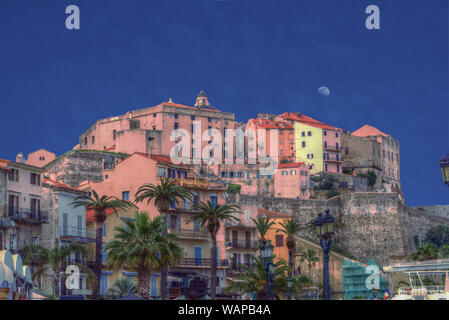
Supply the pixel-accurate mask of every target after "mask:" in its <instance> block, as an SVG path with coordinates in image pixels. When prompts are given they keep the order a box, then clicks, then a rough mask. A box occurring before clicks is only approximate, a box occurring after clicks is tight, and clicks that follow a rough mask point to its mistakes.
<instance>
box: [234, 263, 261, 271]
mask: <svg viewBox="0 0 449 320" xmlns="http://www.w3.org/2000/svg"><path fill="white" fill-rule="evenodd" d="M248 268H249V269H250V270H254V268H255V267H254V265H253V264H242V263H240V264H239V263H233V262H231V263H230V264H229V269H228V272H233V271H234V272H245V271H246V270H248Z"/></svg>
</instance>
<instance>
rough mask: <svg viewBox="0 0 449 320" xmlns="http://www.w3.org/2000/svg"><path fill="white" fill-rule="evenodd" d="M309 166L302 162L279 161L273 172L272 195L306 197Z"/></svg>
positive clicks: (307, 194)
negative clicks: (276, 168)
mask: <svg viewBox="0 0 449 320" xmlns="http://www.w3.org/2000/svg"><path fill="white" fill-rule="evenodd" d="M309 181H310V180H309V167H308V166H307V165H306V164H305V163H304V162H293V163H280V164H279V166H278V170H277V171H276V173H275V174H274V196H275V197H277V198H295V199H308V198H309V196H310V191H309Z"/></svg>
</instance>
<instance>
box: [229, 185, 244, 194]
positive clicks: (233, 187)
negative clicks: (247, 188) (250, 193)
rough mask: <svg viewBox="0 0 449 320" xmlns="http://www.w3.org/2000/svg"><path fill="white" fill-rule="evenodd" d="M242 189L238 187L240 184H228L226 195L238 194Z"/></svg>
mask: <svg viewBox="0 0 449 320" xmlns="http://www.w3.org/2000/svg"><path fill="white" fill-rule="evenodd" d="M241 189H242V186H241V185H240V184H233V183H230V184H229V185H228V190H227V192H228V193H238V194H240V190H241Z"/></svg>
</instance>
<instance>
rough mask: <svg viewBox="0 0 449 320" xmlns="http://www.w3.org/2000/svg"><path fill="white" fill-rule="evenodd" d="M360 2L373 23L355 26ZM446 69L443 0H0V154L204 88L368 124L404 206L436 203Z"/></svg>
mask: <svg viewBox="0 0 449 320" xmlns="http://www.w3.org/2000/svg"><path fill="white" fill-rule="evenodd" d="M70 4H76V5H78V6H79V7H80V10H81V29H80V30H77V31H73V30H71V31H69V30H67V29H66V28H65V19H66V16H67V15H66V14H65V8H66V6H67V5H70ZM370 4H376V5H378V6H379V7H380V11H381V30H376V31H368V30H367V29H366V28H365V18H366V16H367V15H366V14H365V8H366V6H368V5H370ZM448 69H449V66H448V3H447V1H446V0H432V1H411V0H407V1H402V0H394V1H391V0H389V1H381V0H370V1H361V0H349V1H343V0H339V1H334V0H326V1H322V0H309V1H303V0H295V1H287V0H236V1H215V0H182V1H170V0H164V1H155V0H151V1H148V0H126V1H123V0H120V1H119V0H101V1H100V0H97V1H95V0H70V1H65V0H52V1H50V0H39V1H37V0H28V1H25V0H1V2H0V72H1V85H0V110H1V119H2V121H1V125H0V136H1V137H2V138H1V140H0V141H1V142H0V158H7V159H14V158H15V155H16V154H17V152H18V151H22V152H24V154H27V153H28V152H31V151H34V150H36V149H38V148H41V147H43V148H46V149H48V150H51V151H53V152H55V153H57V154H58V155H60V154H62V153H64V152H65V151H67V150H69V149H71V148H72V147H73V146H74V145H75V144H76V143H77V141H78V136H79V135H80V134H81V133H82V132H83V131H84V130H86V129H87V128H88V127H89V126H90V125H91V124H92V123H93V122H94V121H95V120H97V119H99V118H103V117H107V116H111V115H119V114H123V113H125V112H127V111H129V110H133V109H138V108H141V107H147V106H153V105H156V104H159V103H160V102H162V101H167V100H168V98H169V97H172V98H173V99H174V101H175V102H179V103H183V104H190V105H191V104H193V102H194V99H195V96H196V94H197V93H198V92H199V91H200V89H204V90H205V91H206V93H207V94H208V96H209V99H210V101H211V103H212V104H213V105H215V106H217V107H219V108H221V109H223V110H225V111H229V112H234V113H235V114H236V118H237V119H238V120H241V121H246V120H247V119H248V118H249V117H254V116H256V115H257V113H259V112H270V113H281V112H283V111H299V112H302V113H305V114H306V115H309V116H311V117H314V118H316V119H318V120H321V121H324V122H327V123H329V124H332V125H335V126H338V127H341V128H344V129H347V130H350V131H354V130H356V129H358V128H359V127H361V126H362V125H364V124H366V123H368V124H371V125H373V126H376V127H377V128H379V129H380V130H382V131H384V132H386V133H390V134H392V135H393V136H394V137H395V138H397V139H399V141H400V147H401V178H402V186H403V189H404V193H405V197H406V201H407V203H408V204H409V205H431V204H447V203H448V202H449V190H447V187H445V186H444V185H443V184H442V182H441V178H440V172H439V168H438V164H437V161H438V160H439V158H440V157H442V156H443V154H444V153H446V152H449V144H448V133H449V132H448V120H449V115H448V92H449V90H448V89H449V87H448ZM320 86H327V87H329V89H330V91H331V94H330V95H329V96H327V97H325V96H321V95H319V94H318V91H317V90H318V88H319V87H320Z"/></svg>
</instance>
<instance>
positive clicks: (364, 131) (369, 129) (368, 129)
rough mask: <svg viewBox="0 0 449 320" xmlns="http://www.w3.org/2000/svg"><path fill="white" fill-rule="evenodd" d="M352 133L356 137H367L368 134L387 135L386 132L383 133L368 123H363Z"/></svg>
mask: <svg viewBox="0 0 449 320" xmlns="http://www.w3.org/2000/svg"><path fill="white" fill-rule="evenodd" d="M352 135H353V136H357V137H369V136H384V137H387V136H388V135H387V134H385V133H383V132H382V131H380V130H379V129H377V128H374V127H373V126H370V125H368V124H365V125H364V126H363V127H361V128H360V129H358V130H356V131H354V132H353V133H352Z"/></svg>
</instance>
